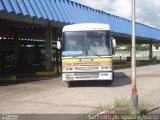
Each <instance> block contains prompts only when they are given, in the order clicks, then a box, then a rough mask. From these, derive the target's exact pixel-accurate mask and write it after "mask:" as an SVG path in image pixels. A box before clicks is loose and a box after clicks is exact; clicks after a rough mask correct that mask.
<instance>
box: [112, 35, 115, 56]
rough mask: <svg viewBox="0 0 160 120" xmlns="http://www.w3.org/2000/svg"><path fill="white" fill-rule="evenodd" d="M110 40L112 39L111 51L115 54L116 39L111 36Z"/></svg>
mask: <svg viewBox="0 0 160 120" xmlns="http://www.w3.org/2000/svg"><path fill="white" fill-rule="evenodd" d="M111 40H112V46H113V48H112V53H113V54H115V48H116V39H114V38H111Z"/></svg>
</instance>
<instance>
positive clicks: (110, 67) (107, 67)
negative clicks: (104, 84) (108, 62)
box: [101, 66, 112, 70]
mask: <svg viewBox="0 0 160 120" xmlns="http://www.w3.org/2000/svg"><path fill="white" fill-rule="evenodd" d="M101 70H112V66H102V67H101Z"/></svg>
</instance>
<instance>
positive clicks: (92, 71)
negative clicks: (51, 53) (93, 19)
mask: <svg viewBox="0 0 160 120" xmlns="http://www.w3.org/2000/svg"><path fill="white" fill-rule="evenodd" d="M62 33H63V39H62V42H63V44H62V80H63V81H66V82H67V83H68V85H69V86H70V85H71V83H72V82H75V81H91V80H101V81H102V80H103V81H104V82H105V81H107V83H110V84H111V83H112V82H113V79H114V73H113V65H112V55H113V53H114V47H115V46H116V43H115V40H114V39H112V37H111V35H110V27H109V25H108V24H99V23H83V24H73V25H66V26H64V28H63V31H62Z"/></svg>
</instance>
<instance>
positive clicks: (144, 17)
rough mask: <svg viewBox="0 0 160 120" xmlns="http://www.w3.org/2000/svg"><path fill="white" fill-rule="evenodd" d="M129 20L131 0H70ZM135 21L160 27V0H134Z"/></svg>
mask: <svg viewBox="0 0 160 120" xmlns="http://www.w3.org/2000/svg"><path fill="white" fill-rule="evenodd" d="M72 1H74V2H77V3H80V4H83V5H86V6H89V7H91V8H95V9H98V10H101V11H104V12H107V13H111V14H114V15H117V16H120V17H123V18H127V19H130V20H131V1H132V0H72ZM136 21H137V22H140V23H143V24H146V25H149V26H151V27H155V28H158V29H160V0H136Z"/></svg>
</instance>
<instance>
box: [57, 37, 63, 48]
mask: <svg viewBox="0 0 160 120" xmlns="http://www.w3.org/2000/svg"><path fill="white" fill-rule="evenodd" d="M60 40H62V38H58V41H57V49H61V41H60Z"/></svg>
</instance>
